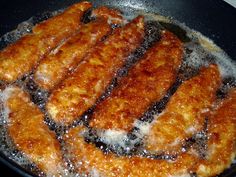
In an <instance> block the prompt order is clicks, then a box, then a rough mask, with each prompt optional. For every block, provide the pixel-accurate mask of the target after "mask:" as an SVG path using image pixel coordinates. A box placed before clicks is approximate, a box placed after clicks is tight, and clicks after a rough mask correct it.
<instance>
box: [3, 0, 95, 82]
mask: <svg viewBox="0 0 236 177" xmlns="http://www.w3.org/2000/svg"><path fill="white" fill-rule="evenodd" d="M90 7H91V3H89V2H86V1H84V2H81V3H77V4H74V5H72V6H71V7H69V8H68V9H66V10H65V11H64V12H63V13H61V14H59V15H57V16H55V17H52V18H50V19H48V20H46V21H43V22H41V23H39V24H38V25H36V26H35V27H34V28H33V33H31V34H27V35H25V36H23V37H22V38H20V39H19V40H18V41H17V42H15V43H13V44H10V45H9V46H8V47H6V48H5V49H3V50H2V51H0V80H2V81H5V82H13V81H15V80H17V79H19V78H20V77H22V76H23V75H24V74H27V73H29V72H30V71H31V70H32V69H33V68H34V67H35V66H36V65H37V62H38V61H39V60H40V59H41V58H42V57H43V56H44V55H45V54H47V53H48V52H49V51H51V50H52V49H54V48H55V47H56V46H58V45H59V44H60V43H61V42H62V40H64V39H66V38H67V37H69V36H70V35H71V34H72V33H74V32H76V31H77V30H78V29H79V27H80V25H81V21H80V19H81V17H82V16H83V14H84V12H85V11H86V10H87V9H89V8H90Z"/></svg>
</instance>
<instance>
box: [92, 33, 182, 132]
mask: <svg viewBox="0 0 236 177" xmlns="http://www.w3.org/2000/svg"><path fill="white" fill-rule="evenodd" d="M182 55H183V47H182V43H181V41H180V40H179V39H178V38H177V37H176V36H175V35H174V34H172V33H170V32H168V31H163V32H162V37H161V40H160V41H159V42H157V43H156V44H155V45H154V46H153V47H152V48H151V49H149V50H148V51H147V53H146V55H145V56H144V58H143V59H142V60H141V61H140V62H139V63H138V64H136V65H135V66H134V67H133V68H132V69H131V70H130V72H129V73H128V76H127V77H125V78H123V80H122V81H121V82H120V83H119V85H118V87H116V88H115V89H114V90H113V91H112V93H111V95H110V96H109V97H108V98H107V99H106V100H104V101H102V102H101V103H99V104H98V105H97V107H96V110H95V112H94V114H93V116H92V118H91V121H90V124H89V125H90V126H91V127H93V128H98V129H116V130H117V129H118V130H125V131H129V130H131V129H132V128H133V124H134V122H135V120H136V119H137V118H139V117H140V116H141V115H142V114H143V113H144V112H145V111H146V110H147V108H148V107H149V106H150V105H151V104H152V103H153V102H155V101H157V100H159V99H161V98H162V97H163V96H164V95H165V94H166V91H167V90H168V89H169V88H170V86H171V85H172V84H173V83H174V81H175V77H176V72H177V70H178V67H179V65H180V63H181V61H182Z"/></svg>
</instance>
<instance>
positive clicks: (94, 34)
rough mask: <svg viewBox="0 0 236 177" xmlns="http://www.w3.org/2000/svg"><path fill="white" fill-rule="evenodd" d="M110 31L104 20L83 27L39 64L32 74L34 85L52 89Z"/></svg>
mask: <svg viewBox="0 0 236 177" xmlns="http://www.w3.org/2000/svg"><path fill="white" fill-rule="evenodd" d="M110 30H111V28H110V26H109V25H108V23H107V22H106V20H104V19H98V20H96V21H93V22H91V23H88V24H85V25H83V26H82V27H81V28H80V30H79V32H78V33H76V34H75V35H73V36H71V37H70V38H69V39H68V40H67V41H66V42H65V43H64V44H63V45H62V46H60V47H59V48H58V49H57V50H58V51H57V52H56V53H55V54H54V53H51V54H50V55H48V56H47V57H45V58H44V59H43V60H42V61H41V62H40V64H39V66H38V68H37V70H36V72H35V74H34V78H35V81H36V83H37V84H38V85H39V86H40V87H41V88H43V89H45V90H51V89H52V88H54V87H55V86H56V85H57V84H58V83H59V82H60V81H61V80H63V79H64V78H65V77H66V76H67V73H69V71H71V70H73V69H74V68H75V67H76V66H77V65H78V64H79V62H80V61H81V60H82V59H83V58H84V56H85V55H86V54H87V53H88V52H89V51H90V50H91V49H92V47H93V46H94V45H95V44H96V43H97V42H98V41H99V40H100V39H101V38H102V37H103V36H104V35H106V34H107V33H108V32H110Z"/></svg>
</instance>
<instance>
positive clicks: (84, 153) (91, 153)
mask: <svg viewBox="0 0 236 177" xmlns="http://www.w3.org/2000/svg"><path fill="white" fill-rule="evenodd" d="M81 134H83V128H82V127H80V126H78V127H75V128H72V129H70V130H69V132H68V134H65V135H64V140H65V147H66V148H67V156H68V158H69V159H70V160H71V162H72V163H73V165H74V166H75V170H76V171H77V172H78V173H85V174H87V173H89V172H90V173H92V174H93V173H95V174H97V176H98V175H100V176H107V177H114V176H119V177H127V176H130V177H143V176H147V177H153V176H160V177H167V176H168V177H169V176H171V175H173V176H178V175H179V176H181V175H183V176H184V175H186V176H190V175H188V169H189V167H191V166H192V165H193V164H194V162H195V157H194V156H191V155H189V154H187V153H185V154H182V155H180V156H179V157H178V158H177V159H176V160H175V161H167V160H156V159H148V158H144V157H127V156H117V155H114V154H112V153H108V154H104V153H103V152H102V151H101V150H100V149H99V148H97V147H96V146H95V145H93V144H88V143H86V142H85V141H84V139H83V137H82V135H81Z"/></svg>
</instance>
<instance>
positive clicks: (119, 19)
mask: <svg viewBox="0 0 236 177" xmlns="http://www.w3.org/2000/svg"><path fill="white" fill-rule="evenodd" d="M91 16H92V17H103V18H105V19H106V20H107V22H108V23H109V24H118V25H123V24H124V23H126V20H125V19H124V18H123V16H122V15H121V12H120V11H119V10H115V9H110V8H108V7H106V6H102V7H98V8H96V9H94V10H93V11H92V15H91Z"/></svg>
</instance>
